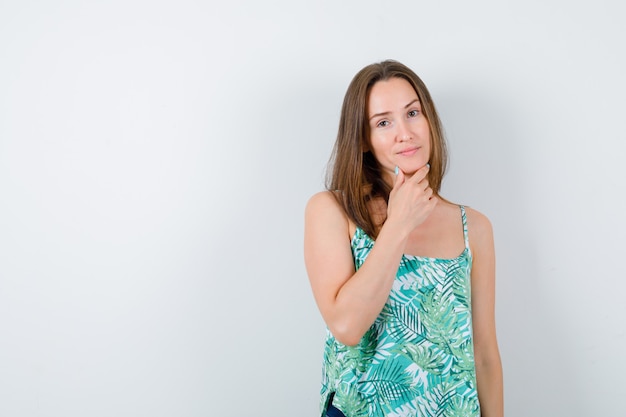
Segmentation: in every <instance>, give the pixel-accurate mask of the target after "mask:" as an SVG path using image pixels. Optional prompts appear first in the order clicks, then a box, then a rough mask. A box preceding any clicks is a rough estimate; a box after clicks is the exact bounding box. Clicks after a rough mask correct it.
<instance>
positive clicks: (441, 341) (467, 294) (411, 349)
mask: <svg viewBox="0 0 626 417" xmlns="http://www.w3.org/2000/svg"><path fill="white" fill-rule="evenodd" d="M460 209H461V218H462V223H463V236H464V240H465V250H464V251H463V252H462V253H461V254H460V255H459V256H457V257H456V258H454V259H440V258H427V257H419V256H413V255H403V256H402V260H401V261H400V265H399V268H398V272H397V274H396V278H395V280H394V282H393V287H392V289H391V292H390V294H389V298H388V299H387V302H386V303H385V306H384V307H383V310H382V311H381V312H380V314H379V316H378V318H377V319H376V321H375V322H374V324H373V325H372V326H371V327H370V329H369V330H368V331H367V332H366V333H365V334H364V336H363V338H362V339H361V341H360V342H359V344H358V345H356V346H346V345H344V344H342V343H341V342H339V341H337V340H336V339H335V338H334V336H333V335H332V333H331V332H330V331H329V330H327V337H326V344H325V348H324V362H323V372H322V389H321V394H322V395H321V403H320V409H321V412H322V415H324V412H325V410H326V407H327V406H328V403H329V402H330V401H332V404H333V405H334V406H335V407H337V408H338V409H339V410H341V411H342V412H343V413H344V414H345V415H346V416H347V417H366V416H367V417H408V416H459V417H461V416H462V417H479V416H480V406H479V403H478V395H477V392H476V372H475V367H474V346H473V339H472V311H471V291H470V290H471V287H470V271H471V268H472V254H471V251H470V247H469V240H468V235H467V219H466V215H465V208H464V207H463V206H460ZM374 243H375V242H374V240H373V239H372V238H370V237H369V236H368V235H367V234H365V232H363V230H361V229H360V228H358V227H357V229H356V232H355V234H354V237H353V238H352V242H351V247H352V255H353V257H354V264H355V268H356V269H357V270H358V269H359V268H360V267H361V265H363V262H364V261H365V259H366V258H367V255H368V254H369V252H370V251H371V249H372V247H373V246H374Z"/></svg>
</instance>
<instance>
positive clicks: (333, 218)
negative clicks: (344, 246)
mask: <svg viewBox="0 0 626 417" xmlns="http://www.w3.org/2000/svg"><path fill="white" fill-rule="evenodd" d="M310 228H314V229H316V230H317V233H318V234H320V233H321V236H324V237H325V238H329V237H330V236H332V235H334V234H335V233H337V234H338V236H343V235H344V234H345V235H347V236H350V235H351V234H350V232H351V230H352V229H354V227H353V226H352V223H351V222H350V220H349V219H348V215H347V214H346V212H345V211H344V209H343V207H342V205H341V204H340V203H339V200H338V199H337V195H336V194H335V192H333V191H321V192H319V193H316V194H314V195H313V196H311V198H310V199H309V201H308V203H307V205H306V209H305V229H308V230H312V229H310Z"/></svg>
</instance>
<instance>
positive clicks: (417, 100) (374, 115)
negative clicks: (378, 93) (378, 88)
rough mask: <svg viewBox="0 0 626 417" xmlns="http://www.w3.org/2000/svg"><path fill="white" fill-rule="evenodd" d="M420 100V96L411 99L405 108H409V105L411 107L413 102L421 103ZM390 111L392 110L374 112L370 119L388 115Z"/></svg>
mask: <svg viewBox="0 0 626 417" xmlns="http://www.w3.org/2000/svg"><path fill="white" fill-rule="evenodd" d="M419 102H420V99H419V98H416V99H415V100H413V101H411V102H410V103H409V104H407V105H406V106H404V108H405V109H408V108H409V107H411V106H412V105H413V104H415V103H419ZM389 113H391V112H390V111H385V112H382V113H376V114H373V115H371V116H370V118H369V120H372V119H373V118H374V117H379V116H386V115H388V114H389Z"/></svg>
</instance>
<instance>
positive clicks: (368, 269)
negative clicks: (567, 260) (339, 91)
mask: <svg viewBox="0 0 626 417" xmlns="http://www.w3.org/2000/svg"><path fill="white" fill-rule="evenodd" d="M446 162H447V153H446V146H445V141H444V137H443V132H442V129H441V124H440V121H439V117H438V115H437V112H436V111H435V106H434V104H433V102H432V100H431V97H430V94H429V92H428V90H427V89H426V86H425V85H424V83H423V82H422V81H421V80H420V78H419V77H418V76H417V75H416V74H415V73H414V72H413V71H412V70H410V69H409V68H407V67H406V66H404V65H402V64H401V63H399V62H396V61H384V62H381V63H377V64H373V65H369V66H367V67H365V68H363V69H362V70H361V71H360V72H359V73H358V74H357V75H356V76H355V77H354V79H353V80H352V82H351V84H350V86H349V87H348V91H347V92H346V96H345V98H344V102H343V107H342V110H341V119H340V124H339V133H338V135H337V141H336V143H335V148H334V151H333V157H332V165H331V170H330V172H329V181H328V191H325V192H321V193H319V194H316V195H314V196H313V197H312V198H311V199H310V201H309V203H308V204H307V208H306V214H305V217H306V220H305V242H304V252H305V262H306V268H307V272H308V275H309V279H310V282H311V287H312V289H313V294H314V296H315V300H316V302H317V305H318V307H319V309H320V312H321V314H322V317H323V318H324V321H325V322H326V325H327V327H328V333H327V339H326V346H325V351H324V366H323V381H322V398H321V412H322V415H323V416H343V415H345V416H347V417H360V416H374V417H378V416H387V417H388V416H462V417H471V416H483V417H484V416H487V417H491V416H498V417H499V416H502V415H503V399H502V367H501V363H500V355H499V352H498V344H497V341H496V330H495V318H494V310H495V309H494V297H495V260H494V245H493V233H492V230H491V225H490V223H489V220H488V219H487V218H486V217H485V216H484V215H482V214H481V213H479V212H478V211H476V210H473V209H470V208H469V207H463V206H458V205H455V204H452V203H450V202H448V201H446V200H445V199H443V198H442V197H441V196H440V193H439V192H440V186H441V181H442V178H443V175H444V172H445V168H446Z"/></svg>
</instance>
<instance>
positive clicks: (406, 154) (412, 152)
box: [398, 147, 419, 156]
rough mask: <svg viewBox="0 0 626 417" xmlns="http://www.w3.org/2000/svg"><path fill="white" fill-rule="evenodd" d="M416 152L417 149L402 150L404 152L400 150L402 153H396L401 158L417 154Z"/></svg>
mask: <svg viewBox="0 0 626 417" xmlns="http://www.w3.org/2000/svg"><path fill="white" fill-rule="evenodd" d="M418 150H419V147H416V148H407V149H404V150H402V151H400V152H398V155H402V156H411V155H414V154H415V152H417V151H418Z"/></svg>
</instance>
